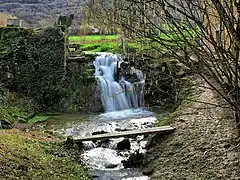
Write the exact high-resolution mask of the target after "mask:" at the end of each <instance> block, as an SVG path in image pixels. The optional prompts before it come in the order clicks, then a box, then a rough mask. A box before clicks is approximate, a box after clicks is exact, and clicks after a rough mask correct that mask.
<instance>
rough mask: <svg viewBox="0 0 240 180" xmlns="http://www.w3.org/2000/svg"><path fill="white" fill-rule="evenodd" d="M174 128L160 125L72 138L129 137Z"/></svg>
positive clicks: (88, 139)
mask: <svg viewBox="0 0 240 180" xmlns="http://www.w3.org/2000/svg"><path fill="white" fill-rule="evenodd" d="M174 129H175V128H173V127H171V126H161V127H154V128H147V129H138V130H132V131H123V132H114V133H106V134H99V135H93V136H85V137H80V138H75V139H72V140H73V141H74V142H82V141H93V140H100V139H109V138H119V137H129V136H138V135H145V134H155V133H160V134H163V133H169V132H172V131H174Z"/></svg>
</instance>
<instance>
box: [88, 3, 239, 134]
mask: <svg viewBox="0 0 240 180" xmlns="http://www.w3.org/2000/svg"><path fill="white" fill-rule="evenodd" d="M90 2H91V6H89V4H88V3H87V5H88V9H89V11H90V12H91V15H92V17H94V18H95V19H98V20H102V23H104V22H107V23H108V24H111V25H112V26H114V27H115V28H116V29H120V30H121V31H123V32H124V34H125V35H126V36H128V37H129V38H135V39H139V40H141V39H142V40H143V41H144V42H145V43H146V42H147V43H148V44H150V45H151V47H152V51H153V50H154V51H155V53H151V55H153V54H154V56H155V58H158V57H160V56H161V54H162V53H163V52H164V53H166V52H167V53H168V54H170V55H171V56H172V57H174V58H176V59H178V60H179V61H181V62H182V63H184V64H185V65H186V66H188V67H189V68H191V69H192V70H193V71H195V72H196V73H197V74H199V75H200V76H201V77H202V78H203V79H204V80H205V81H206V82H207V83H208V84H209V86H210V87H211V88H212V89H214V90H215V91H216V92H217V93H218V94H219V95H220V96H221V97H222V98H223V99H224V100H225V101H226V102H227V103H228V105H229V108H231V109H232V110H233V111H234V114H235V120H236V124H237V128H238V130H240V117H239V116H240V108H239V105H240V102H239V93H240V81H239V80H240V69H239V52H240V25H239V24H240V1H239V0H121V1H119V0H98V1H97V3H96V1H93V0H92V1H90Z"/></svg>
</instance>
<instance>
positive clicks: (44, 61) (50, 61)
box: [0, 28, 65, 107]
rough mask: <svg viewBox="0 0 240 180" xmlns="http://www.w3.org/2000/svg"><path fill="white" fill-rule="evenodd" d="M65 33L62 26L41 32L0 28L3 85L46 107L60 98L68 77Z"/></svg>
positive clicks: (0, 82)
mask: <svg viewBox="0 0 240 180" xmlns="http://www.w3.org/2000/svg"><path fill="white" fill-rule="evenodd" d="M64 65H65V59H64V36H63V33H62V32H61V30H60V29H58V28H46V29H43V30H41V31H38V32H36V31H33V30H27V29H23V28H0V85H1V86H3V87H5V88H7V89H9V90H10V91H13V92H19V93H21V94H23V95H25V96H27V97H30V98H32V99H34V100H35V101H36V102H37V103H39V104H41V105H42V106H46V107H47V106H51V105H52V104H54V103H56V102H58V101H59V99H60V98H61V93H60V92H59V88H58V86H59V85H60V82H61V80H62V78H63V76H64Z"/></svg>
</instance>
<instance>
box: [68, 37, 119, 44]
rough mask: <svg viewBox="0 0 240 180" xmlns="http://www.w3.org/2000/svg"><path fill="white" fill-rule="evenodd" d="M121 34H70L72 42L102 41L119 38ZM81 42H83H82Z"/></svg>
mask: <svg viewBox="0 0 240 180" xmlns="http://www.w3.org/2000/svg"><path fill="white" fill-rule="evenodd" d="M118 38H119V36H117V35H105V36H102V35H89V36H70V37H69V41H70V42H80V41H101V40H117V39H118ZM80 43H81V42H80Z"/></svg>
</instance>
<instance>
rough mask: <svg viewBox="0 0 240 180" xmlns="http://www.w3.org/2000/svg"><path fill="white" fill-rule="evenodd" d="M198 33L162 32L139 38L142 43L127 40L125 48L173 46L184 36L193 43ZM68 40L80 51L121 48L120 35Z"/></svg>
mask: <svg viewBox="0 0 240 180" xmlns="http://www.w3.org/2000/svg"><path fill="white" fill-rule="evenodd" d="M198 33H199V32H198V30H197V29H192V30H188V31H187V30H185V31H184V30H183V31H182V33H177V32H172V33H168V34H164V33H162V34H160V35H158V36H155V37H154V36H153V37H151V38H145V39H141V42H143V41H144V44H142V43H141V42H140V41H139V40H138V39H136V40H134V41H133V40H127V41H126V49H127V50H140V51H142V50H149V49H151V48H152V47H157V48H158V49H161V48H164V46H169V47H173V48H175V47H177V46H179V45H180V46H181V45H183V44H185V38H186V39H188V41H189V42H190V43H192V44H193V43H195V40H196V39H197V37H198ZM153 39H155V41H153ZM69 41H70V43H74V44H79V45H80V49H81V50H82V51H92V52H115V53H120V49H121V48H120V47H121V44H120V37H119V36H118V35H89V36H70V37H69ZM158 41H159V42H160V43H159V42H158Z"/></svg>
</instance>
